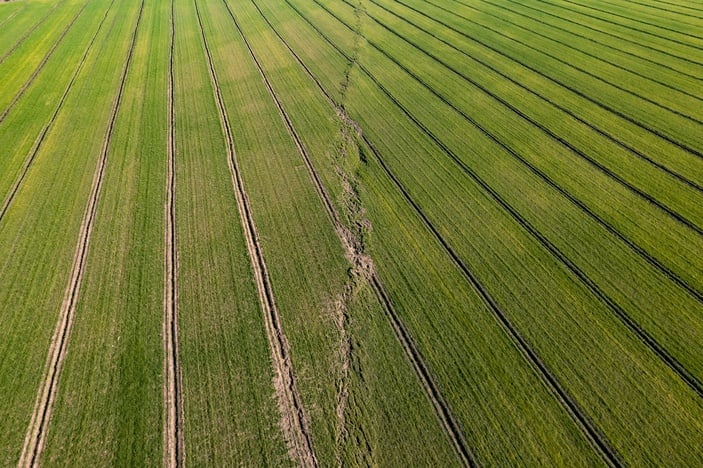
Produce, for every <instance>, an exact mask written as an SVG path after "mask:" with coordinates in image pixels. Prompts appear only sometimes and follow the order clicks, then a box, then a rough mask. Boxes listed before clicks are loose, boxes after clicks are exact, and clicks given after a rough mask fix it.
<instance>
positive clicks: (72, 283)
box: [18, 1, 144, 467]
mask: <svg viewBox="0 0 703 468" xmlns="http://www.w3.org/2000/svg"><path fill="white" fill-rule="evenodd" d="M143 9H144V2H143V1H142V3H141V5H140V9H139V16H138V17H137V22H136V24H135V27H134V32H133V34H132V39H131V43H130V47H129V53H128V54H127V58H126V60H125V64H124V66H123V69H122V75H121V81H120V87H119V90H118V92H117V96H116V98H115V103H114V104H113V108H112V115H111V118H110V123H109V125H108V128H107V131H106V133H105V137H104V139H103V147H102V150H101V154H100V159H99V161H98V164H97V166H96V168H95V173H94V175H93V183H92V188H91V193H90V199H89V201H88V206H87V207H86V211H85V214H84V215H83V220H82V222H81V227H80V237H79V239H78V244H77V246H76V252H75V254H74V257H73V266H72V267H71V276H70V279H69V283H68V286H67V288H66V293H65V296H64V300H63V303H62V305H61V310H60V312H59V320H58V322H57V324H56V329H55V330H54V335H53V338H52V341H51V345H50V347H49V354H48V357H47V365H48V368H47V369H46V372H45V377H44V380H43V381H42V383H41V384H40V388H39V393H38V394H37V401H36V404H35V408H34V413H33V414H32V419H31V422H30V425H29V427H28V430H27V434H26V436H25V440H24V446H23V447H22V453H21V455H20V460H19V463H18V465H19V466H21V467H35V466H39V460H40V458H41V454H42V450H43V448H44V444H45V442H46V433H47V430H48V427H49V422H50V420H51V413H52V409H53V404H54V400H55V398H56V392H57V389H58V381H59V378H60V375H61V370H62V367H63V366H62V364H63V360H64V358H65V357H66V352H67V349H68V340H69V336H70V333H71V326H72V325H73V319H74V314H75V309H76V303H77V299H78V295H79V293H80V286H81V282H82V279H83V274H84V272H85V262H86V257H87V253H88V248H89V246H90V236H91V234H92V231H93V223H94V221H95V214H96V211H97V206H98V201H99V198H100V192H101V188H102V183H103V179H104V175H105V167H106V164H107V156H108V153H109V150H110V141H111V139H112V134H113V131H114V126H115V120H116V118H117V113H118V112H119V108H120V103H121V101H122V94H123V92H124V87H125V82H126V78H127V73H128V71H129V65H130V63H131V59H132V53H133V51H134V44H135V42H136V39H137V32H138V30H139V24H140V23H141V18H142V12H143Z"/></svg>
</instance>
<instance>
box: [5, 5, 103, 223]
mask: <svg viewBox="0 0 703 468" xmlns="http://www.w3.org/2000/svg"><path fill="white" fill-rule="evenodd" d="M114 4H115V0H111V2H110V5H109V6H108V8H107V10H105V14H104V15H103V18H102V20H101V21H100V24H99V25H98V29H97V30H96V31H95V34H93V37H92V38H91V40H90V42H89V43H88V46H87V47H86V49H85V51H84V52H83V56H82V57H81V60H80V62H79V63H78V66H77V67H76V69H75V71H74V72H73V75H72V76H71V79H70V81H69V82H68V85H67V86H66V89H65V90H64V92H63V95H62V96H61V99H59V102H58V104H57V106H56V109H55V110H54V113H53V114H52V115H51V117H50V118H49V121H48V122H47V123H46V125H44V128H43V129H42V130H41V131H40V132H39V136H38V137H37V139H36V140H35V142H34V145H33V146H32V148H31V149H30V151H29V153H27V157H26V158H25V161H24V164H23V166H22V169H21V170H20V172H19V174H18V175H17V178H16V179H15V181H14V182H13V184H12V187H11V188H10V191H9V192H8V193H7V195H6V196H5V199H4V200H3V203H2V207H0V223H1V222H2V220H3V218H4V217H5V214H6V213H7V210H8V209H9V207H10V205H11V204H12V202H13V201H14V199H15V196H16V195H17V192H18V191H19V188H20V186H21V185H22V183H23V182H24V179H25V177H26V176H27V173H28V172H29V169H30V167H31V166H32V163H33V162H34V159H35V158H36V156H37V154H38V153H39V150H40V149H41V147H42V145H43V143H44V140H45V139H46V136H47V135H48V134H49V130H51V128H52V127H53V125H54V122H55V121H56V118H57V117H58V115H59V113H60V112H61V109H62V108H63V104H64V102H65V101H66V98H67V97H68V94H69V92H70V91H71V89H72V88H73V84H74V82H75V81H76V78H77V77H78V74H79V73H80V71H81V70H82V68H83V65H84V64H85V61H86V59H87V58H88V54H89V53H90V51H91V49H92V48H93V45H94V44H95V39H96V38H97V37H98V34H99V33H100V31H101V30H102V27H103V24H104V23H105V20H106V19H107V16H108V14H109V13H110V10H111V9H112V6H113V5H114ZM113 26H114V23H113ZM113 26H111V27H110V29H112V27H113Z"/></svg>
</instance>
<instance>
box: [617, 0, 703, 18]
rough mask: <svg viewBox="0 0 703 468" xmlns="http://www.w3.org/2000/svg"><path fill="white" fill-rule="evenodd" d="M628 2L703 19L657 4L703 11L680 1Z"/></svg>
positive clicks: (632, 0) (631, 0)
mask: <svg viewBox="0 0 703 468" xmlns="http://www.w3.org/2000/svg"><path fill="white" fill-rule="evenodd" d="M605 3H608V4H610V5H615V3H613V2H605ZM627 3H632V4H635V5H642V6H645V7H648V8H652V9H655V10H659V11H665V12H667V13H675V14H677V15H684V16H690V17H691V18H696V19H703V16H696V15H687V14H686V13H684V12H682V11H676V10H670V9H668V8H662V7H660V6H657V5H671V6H675V7H678V8H686V9H688V10H693V11H697V12H703V10H701V9H699V8H695V7H692V6H686V5H679V4H678V3H672V2H663V1H657V4H649V3H644V2H636V1H634V0H629V1H628V2H627Z"/></svg>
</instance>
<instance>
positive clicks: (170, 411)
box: [162, 0, 185, 468]
mask: <svg viewBox="0 0 703 468" xmlns="http://www.w3.org/2000/svg"><path fill="white" fill-rule="evenodd" d="M174 35H175V21H174V5H173V0H172V1H171V20H170V50H169V57H168V60H169V66H168V67H169V68H168V98H167V100H168V148H167V153H168V163H167V164H168V168H167V175H166V181H167V186H166V205H165V207H164V208H165V216H166V233H165V247H166V248H165V253H164V256H165V258H164V262H165V265H164V266H165V269H164V275H165V277H164V321H163V330H162V334H163V340H164V388H163V391H164V466H165V467H168V468H175V467H177V466H183V464H184V462H185V451H184V448H185V444H184V440H183V431H182V427H183V405H182V401H183V398H182V395H181V388H182V386H181V372H180V364H179V360H178V294H177V269H178V259H177V250H176V230H175V224H176V202H175V194H176V190H175V185H176V135H175V132H176V126H175V111H174V97H173V81H174V80H173V55H174V41H175V38H174Z"/></svg>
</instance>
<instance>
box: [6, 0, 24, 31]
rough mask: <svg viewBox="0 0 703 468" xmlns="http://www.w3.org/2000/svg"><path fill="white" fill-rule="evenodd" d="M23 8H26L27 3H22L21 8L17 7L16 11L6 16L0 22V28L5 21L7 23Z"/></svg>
mask: <svg viewBox="0 0 703 468" xmlns="http://www.w3.org/2000/svg"><path fill="white" fill-rule="evenodd" d="M25 8H27V4H26V3H25V4H23V5H22V8H19V9H17V11H15V12H14V13H12V14H11V15H10V16H8V17H7V18H5V20H4V21H3V22H1V23H0V28H1V27H3V26H5V23H9V22H10V21H12V18H14V17H15V16H17V15H18V14H19V13H20V12H21V11H22V10H24V9H25Z"/></svg>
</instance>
